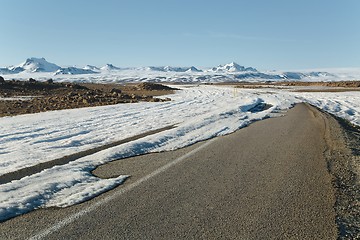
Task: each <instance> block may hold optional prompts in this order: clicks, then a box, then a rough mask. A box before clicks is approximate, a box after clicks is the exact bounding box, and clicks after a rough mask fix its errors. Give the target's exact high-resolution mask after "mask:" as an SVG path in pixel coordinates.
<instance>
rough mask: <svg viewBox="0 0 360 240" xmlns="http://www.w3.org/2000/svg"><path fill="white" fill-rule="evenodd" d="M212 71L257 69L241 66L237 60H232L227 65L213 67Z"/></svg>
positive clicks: (252, 70)
mask: <svg viewBox="0 0 360 240" xmlns="http://www.w3.org/2000/svg"><path fill="white" fill-rule="evenodd" d="M211 71H213V72H246V71H249V72H257V70H256V69H255V68H252V67H247V68H246V67H244V66H241V65H239V64H237V63H236V62H231V63H228V64H225V65H218V66H217V67H213V68H212V69H211Z"/></svg>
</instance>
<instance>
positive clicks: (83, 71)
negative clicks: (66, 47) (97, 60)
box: [54, 67, 98, 75]
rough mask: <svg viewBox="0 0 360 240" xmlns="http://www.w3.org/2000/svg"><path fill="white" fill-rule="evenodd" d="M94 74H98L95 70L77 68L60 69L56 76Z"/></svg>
mask: <svg viewBox="0 0 360 240" xmlns="http://www.w3.org/2000/svg"><path fill="white" fill-rule="evenodd" d="M93 73H98V72H95V71H93V70H90V69H85V68H77V67H67V68H60V69H58V70H57V71H56V72H55V73H54V75H60V74H61V75H62V74H69V75H74V74H93Z"/></svg>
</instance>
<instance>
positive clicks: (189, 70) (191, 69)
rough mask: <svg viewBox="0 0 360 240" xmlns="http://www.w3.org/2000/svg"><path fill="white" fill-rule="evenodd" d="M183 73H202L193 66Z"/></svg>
mask: <svg viewBox="0 0 360 240" xmlns="http://www.w3.org/2000/svg"><path fill="white" fill-rule="evenodd" d="M185 72H188V73H196V72H202V70H200V69H198V68H196V67H194V66H191V67H189V69H188V70H186V71H185Z"/></svg>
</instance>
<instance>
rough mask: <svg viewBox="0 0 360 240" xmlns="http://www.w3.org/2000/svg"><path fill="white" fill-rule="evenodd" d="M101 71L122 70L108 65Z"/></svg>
mask: <svg viewBox="0 0 360 240" xmlns="http://www.w3.org/2000/svg"><path fill="white" fill-rule="evenodd" d="M100 70H101V71H118V70H121V68H119V67H115V66H114V65H112V64H110V63H108V64H106V65H105V66H103V67H101V68H100Z"/></svg>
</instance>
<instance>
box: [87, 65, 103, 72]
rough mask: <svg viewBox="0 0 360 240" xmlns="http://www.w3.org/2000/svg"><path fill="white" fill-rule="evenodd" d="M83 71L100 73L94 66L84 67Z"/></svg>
mask: <svg viewBox="0 0 360 240" xmlns="http://www.w3.org/2000/svg"><path fill="white" fill-rule="evenodd" d="M83 69H85V70H91V71H94V72H98V71H100V68H98V67H96V66H93V65H86V66H85V67H84V68H83Z"/></svg>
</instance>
